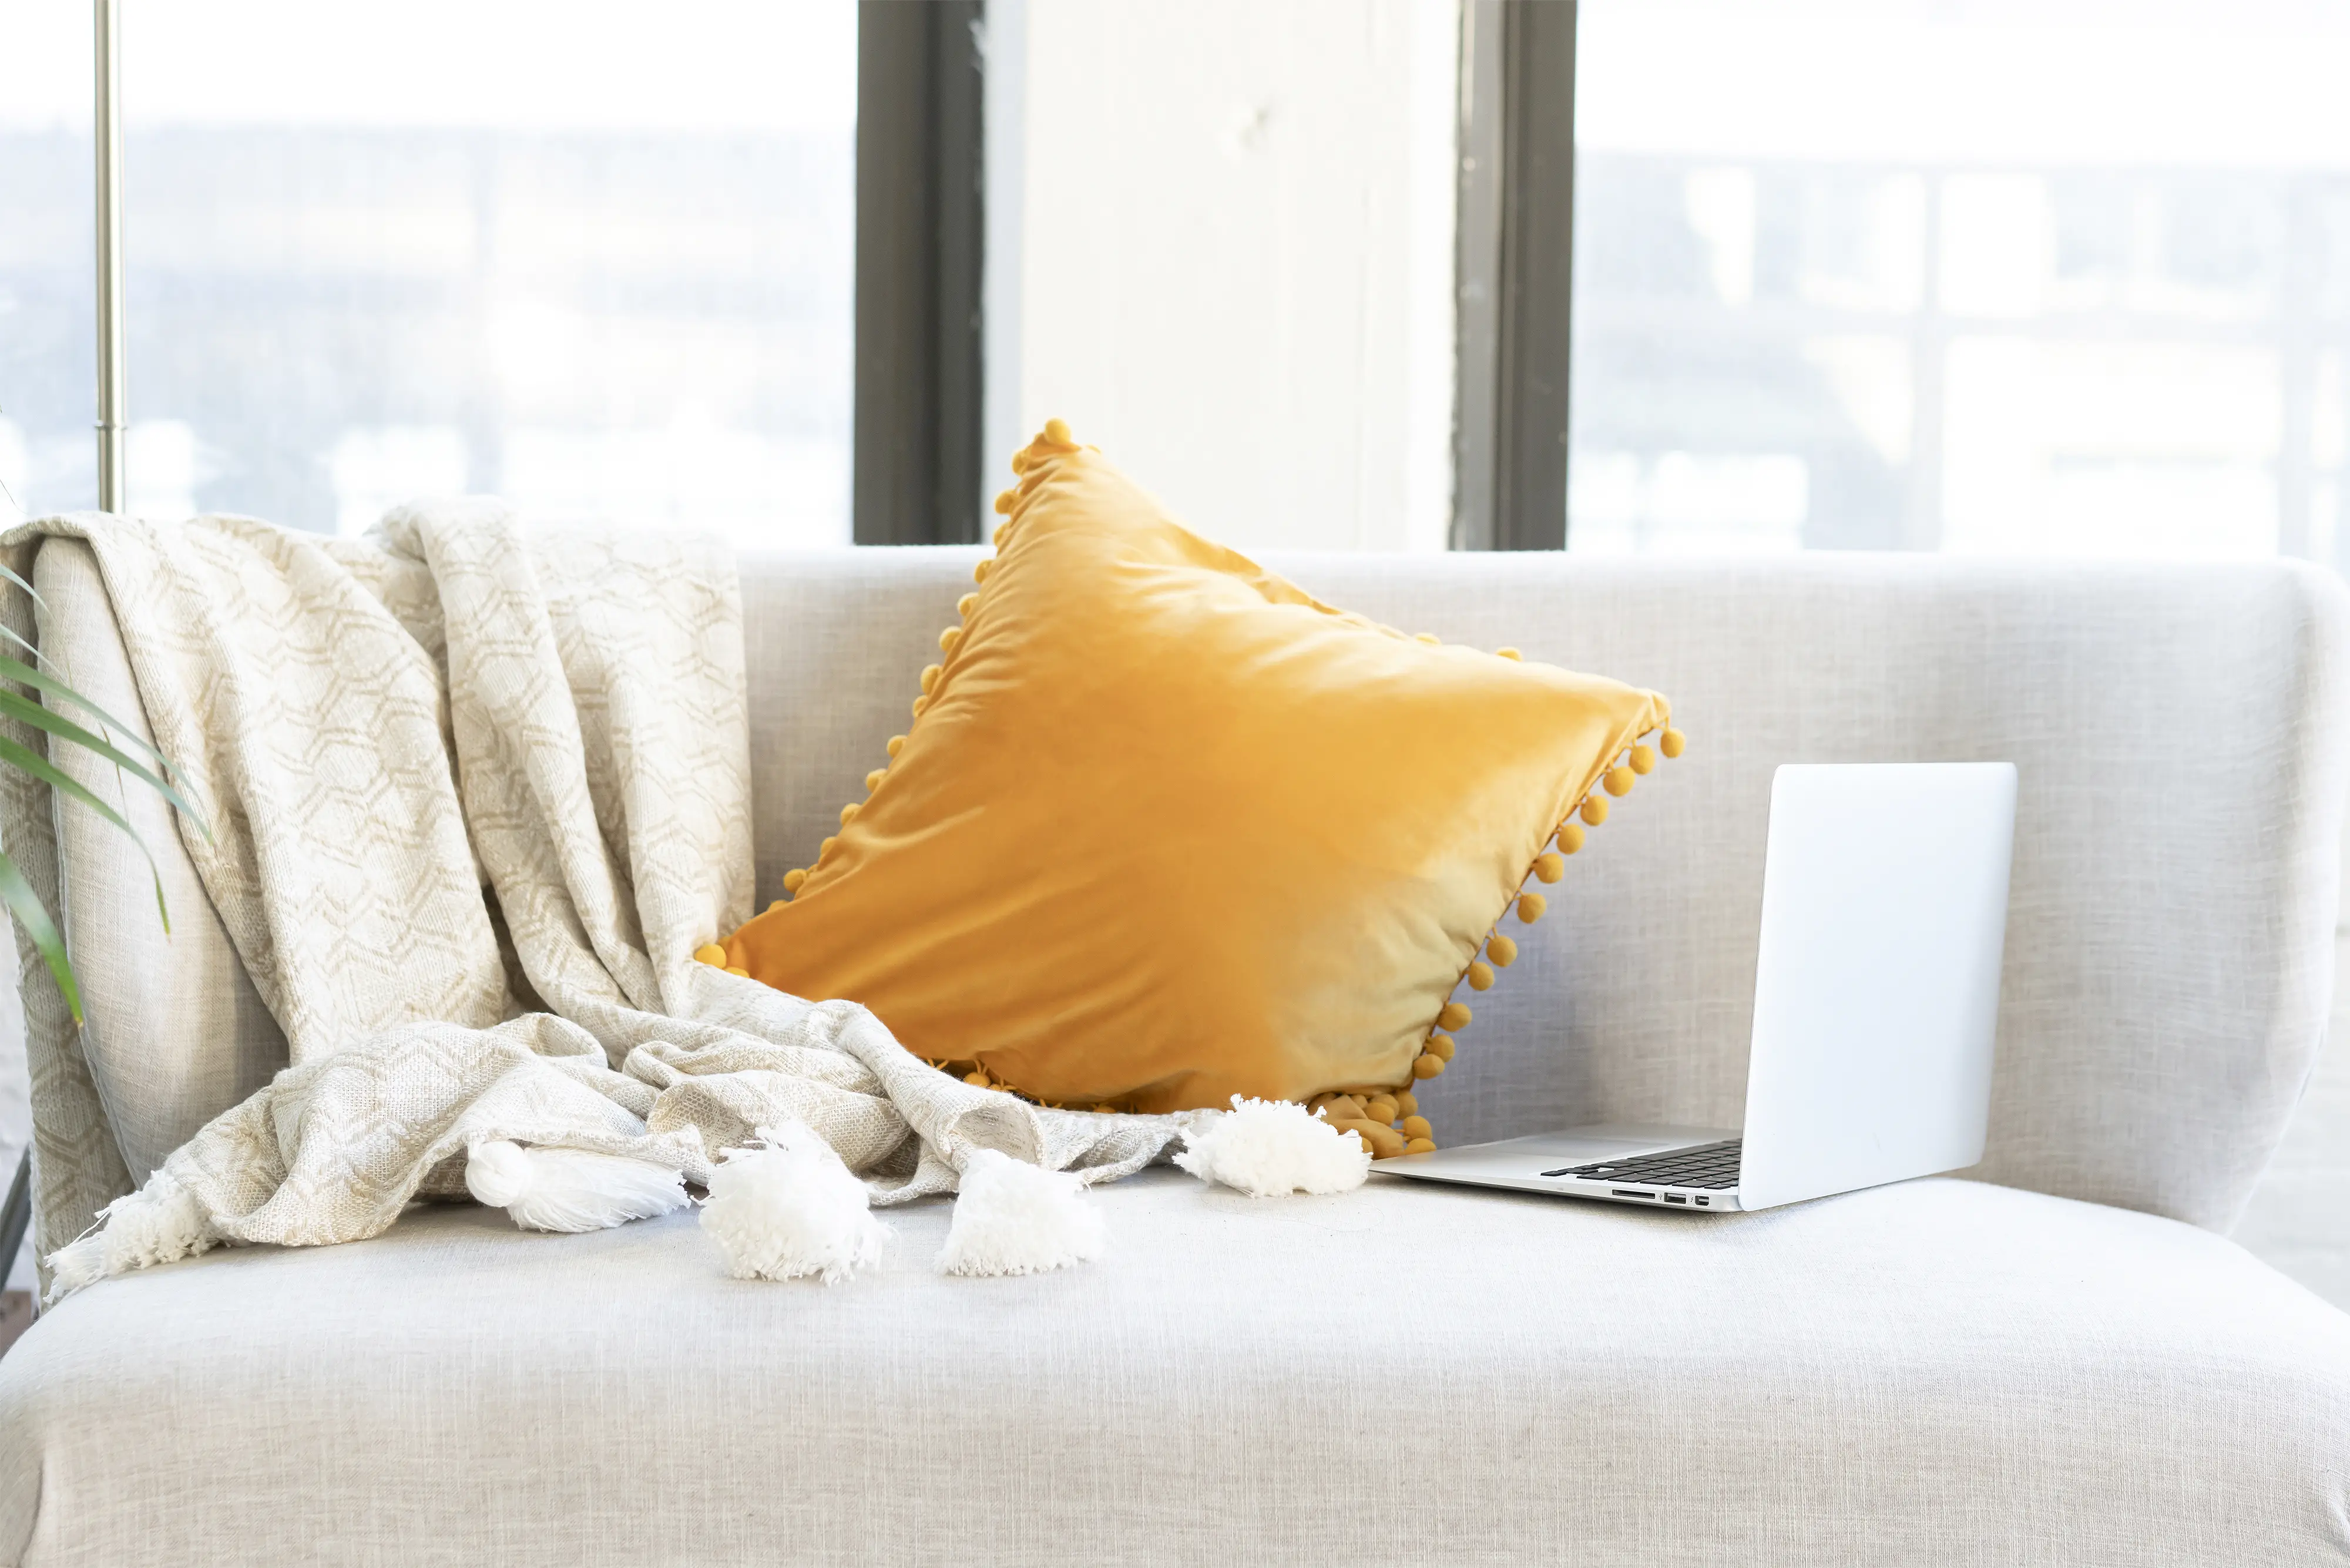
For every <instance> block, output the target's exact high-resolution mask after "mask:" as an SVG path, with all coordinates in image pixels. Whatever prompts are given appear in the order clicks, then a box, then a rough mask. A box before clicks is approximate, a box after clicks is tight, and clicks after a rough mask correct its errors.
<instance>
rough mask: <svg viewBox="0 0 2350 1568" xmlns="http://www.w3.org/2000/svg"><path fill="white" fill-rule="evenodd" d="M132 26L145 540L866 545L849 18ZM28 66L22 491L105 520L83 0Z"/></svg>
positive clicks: (205, 3) (254, 4)
mask: <svg viewBox="0 0 2350 1568" xmlns="http://www.w3.org/2000/svg"><path fill="white" fill-rule="evenodd" d="M124 12H125V17H124V24H123V36H124V57H123V103H124V108H125V116H126V121H127V134H126V140H125V151H124V162H125V190H126V198H125V210H124V230H125V247H124V248H125V254H126V256H127V293H128V310H129V323H130V343H129V358H130V388H129V392H130V416H131V421H132V425H131V431H130V464H129V467H130V473H129V484H130V494H129V504H130V510H131V511H133V512H136V513H140V514H145V515H148V516H151V517H156V518H177V517H182V516H185V515H188V514H192V513H197V512H220V511H227V512H241V513H246V514H252V515H255V516H260V517H265V518H267V519H269V520H271V521H274V522H278V523H283V524H289V525H292V526H296V527H301V528H308V529H315V530H319V531H323V532H329V533H331V532H341V533H347V534H348V533H356V532H359V531H361V530H363V529H365V528H366V527H367V526H369V524H372V523H373V522H374V521H375V520H376V519H377V518H378V517H379V516H380V515H381V514H382V512H383V511H384V509H385V508H386V507H387V506H390V505H391V504H396V503H398V502H400V501H403V500H407V499H410V498H412V497H419V496H432V495H447V494H453V493H467V492H492V493H499V494H502V495H504V496H505V497H507V498H508V499H509V500H510V501H512V502H513V503H514V504H515V506H516V507H517V508H518V509H519V510H520V511H522V512H523V513H524V514H526V515H531V516H536V517H541V518H562V517H574V516H584V515H588V514H598V515H606V516H610V517H613V518H616V519H619V520H620V521H623V522H630V523H638V524H650V525H658V526H671V525H675V526H693V527H700V528H707V529H711V530H713V531H716V532H720V533H723V534H724V535H728V536H730V537H732V538H733V540H734V541H735V542H736V543H738V544H741V545H770V546H775V545H830V544H845V543H847V539H848V535H849V507H848V500H849V497H848V475H849V436H850V431H849V412H850V376H851V369H852V344H851V320H852V317H851V309H850V303H851V299H850V290H851V285H852V259H853V245H854V237H855V215H854V207H853V203H854V189H855V181H854V167H853V160H854V152H855V131H856V96H857V61H856V42H857V24H856V10H855V5H854V0H707V3H705V4H702V5H696V6H694V7H692V8H691V9H690V10H683V11H680V10H666V11H665V10H662V9H660V8H659V7H645V6H641V5H624V4H619V3H618V0H564V3H561V4H552V3H548V0H498V3H497V4H495V5H473V4H462V3H459V0H409V3H408V4H405V5H398V6H360V5H317V4H307V3H296V0H168V3H166V0H127V3H126V4H125V5H124ZM0 36H5V38H6V39H7V40H8V46H7V47H5V49H0V61H5V63H0V202H5V207H0V481H5V483H7V485H8V488H9V490H10V491H11V493H13V494H14V496H15V498H16V506H17V508H18V509H20V510H21V511H24V512H29V513H42V512H49V511H57V510H62V509H68V508H72V507H80V506H89V505H93V504H95V500H96V495H95V492H96V483H95V462H94V459H93V456H92V452H91V439H90V422H91V419H92V411H91V410H92V408H93V406H94V393H93V390H92V379H91V378H92V372H91V369H90V366H91V362H92V358H93V350H92V348H91V326H90V322H91V304H90V301H91V293H92V286H91V281H90V275H91V261H90V254H91V251H90V196H89V188H90V140H89V130H88V127H89V112H90V87H89V82H90V78H91V69H90V54H89V51H90V40H89V12H88V5H72V4H59V3H57V0H0ZM6 504H7V503H5V502H0V506H5V505H6Z"/></svg>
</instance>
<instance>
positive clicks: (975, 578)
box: [971, 556, 995, 583]
mask: <svg viewBox="0 0 2350 1568" xmlns="http://www.w3.org/2000/svg"><path fill="white" fill-rule="evenodd" d="M993 570H995V557H993V556H989V557H988V558H987V559H985V560H983V561H982V562H980V564H979V565H977V566H973V567H972V569H971V580H972V582H974V583H984V582H985V581H987V574H988V573H990V572H992V571H993Z"/></svg>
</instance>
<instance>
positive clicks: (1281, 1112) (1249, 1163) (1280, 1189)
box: [1175, 1095, 1371, 1198]
mask: <svg viewBox="0 0 2350 1568" xmlns="http://www.w3.org/2000/svg"><path fill="white" fill-rule="evenodd" d="M1201 1119H1202V1120H1205V1121H1207V1123H1208V1126H1207V1127H1206V1128H1205V1129H1204V1130H1201V1129H1198V1128H1196V1127H1187V1128H1186V1129H1184V1133H1183V1144H1184V1150H1183V1152H1182V1153H1181V1154H1179V1155H1177V1156H1176V1157H1175V1163H1176V1164H1178V1165H1180V1166H1181V1167H1182V1168H1184V1169H1186V1170H1188V1171H1190V1172H1191V1174H1192V1175H1194V1176H1196V1177H1198V1178H1199V1179H1201V1180H1202V1181H1220V1182H1222V1183H1223V1184H1224V1185H1225V1186H1226V1187H1229V1188H1232V1189H1234V1190H1236V1191H1240V1192H1245V1193H1247V1194H1248V1195H1249V1196H1250V1197H1251V1198H1278V1197H1282V1196H1284V1195H1286V1194H1288V1193H1292V1192H1352V1191H1353V1190H1354V1189H1356V1188H1357V1187H1360V1186H1361V1185H1362V1184H1363V1179H1364V1178H1365V1177H1366V1176H1367V1175H1368V1174H1369V1173H1370V1168H1371V1154H1370V1151H1369V1150H1368V1149H1367V1148H1365V1147H1363V1140H1362V1139H1360V1138H1358V1137H1356V1136H1355V1135H1354V1134H1353V1133H1350V1132H1340V1131H1339V1130H1338V1129H1337V1128H1336V1127H1332V1126H1331V1125H1330V1124H1329V1123H1328V1122H1326V1121H1325V1120H1323V1119H1322V1114H1321V1113H1320V1112H1319V1111H1315V1112H1314V1113H1312V1114H1310V1115H1309V1114H1308V1113H1307V1111H1306V1109H1305V1106H1301V1105H1297V1104H1295V1103H1293V1102H1291V1101H1288V1100H1243V1099H1242V1098H1241V1097H1240V1096H1238V1095H1234V1096H1232V1109H1231V1110H1229V1111H1226V1112H1224V1113H1222V1114H1221V1115H1216V1116H1212V1117H1202V1118H1201Z"/></svg>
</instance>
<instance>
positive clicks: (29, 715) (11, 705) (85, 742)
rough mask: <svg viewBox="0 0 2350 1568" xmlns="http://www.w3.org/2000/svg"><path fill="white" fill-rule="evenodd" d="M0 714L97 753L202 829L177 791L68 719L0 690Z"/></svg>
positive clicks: (192, 809)
mask: <svg viewBox="0 0 2350 1568" xmlns="http://www.w3.org/2000/svg"><path fill="white" fill-rule="evenodd" d="M0 713H7V714H11V715H14V716H15V717H16V718H18V719H21V720H23V721H24V722H26V723H27V724H30V725H32V726H33V727H34V728H36V729H41V730H47V732H49V733H50V734H52V735H57V736H60V737H62V738H64V739H66V740H68V741H71V742H73V743H74V744H75V745H78V746H83V747H87V748H88V750H90V751H93V752H95V753H98V754H99V756H101V757H104V758H105V759H106V760H107V761H108V762H110V763H113V764H114V765H115V766H116V767H117V768H118V769H122V770H127V771H128V772H130V774H133V775H135V776H136V777H138V778H140V779H141V780H144V781H145V782H146V784H147V785H148V787H149V788H151V789H152V790H153V791H154V792H155V793H156V794H160V795H161V796H162V797H163V798H164V799H165V800H168V801H170V802H171V803H172V805H176V806H178V807H179V808H180V809H181V810H182V812H185V813H186V814H187V817H188V820H189V821H191V822H192V823H194V824H195V825H196V826H198V827H200V828H201V827H203V826H204V818H203V813H202V812H199V811H198V810H197V809H196V808H195V807H194V806H192V805H189V804H188V802H187V801H186V799H185V798H184V797H182V795H181V794H180V792H179V791H178V790H175V789H173V788H172V786H171V785H170V784H165V783H164V782H163V781H162V780H161V779H160V778H158V777H156V776H155V774H152V773H150V772H149V771H148V770H147V769H146V768H145V767H144V766H142V765H141V764H140V763H138V762H136V761H134V760H133V759H131V758H130V757H127V756H125V755H123V754H122V753H121V752H120V751H118V750H117V749H115V748H114V747H113V746H111V745H109V744H108V743H107V742H105V741H102V740H100V739H99V737H98V736H96V735H93V734H91V733H90V732H88V730H85V729H83V728H82V727H81V726H80V725H79V724H77V723H75V722H73V721H72V720H71V719H68V718H66V717H64V716H63V715H61V714H58V713H57V712H54V711H51V710H50V709H48V708H46V707H43V706H42V705H41V704H40V703H38V702H36V701H33V700H32V699H31V698H29V697H19V696H18V695H16V693H15V692H14V691H8V690H7V689H6V688H5V687H0ZM205 836H207V837H209V836H211V835H210V832H209V830H207V832H206V835H205Z"/></svg>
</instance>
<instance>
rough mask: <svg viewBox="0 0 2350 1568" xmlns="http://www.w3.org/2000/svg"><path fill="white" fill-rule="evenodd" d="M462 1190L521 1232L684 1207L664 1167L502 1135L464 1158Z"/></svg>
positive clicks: (605, 1223) (589, 1227) (674, 1177)
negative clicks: (499, 1211) (540, 1145)
mask: <svg viewBox="0 0 2350 1568" xmlns="http://www.w3.org/2000/svg"><path fill="white" fill-rule="evenodd" d="M465 1190H466V1191H468V1192H471V1193H472V1194H473V1196H474V1198H475V1199H478V1200H480V1201H481V1202H483V1203H485V1204H487V1205H488V1206H489V1207H491V1208H492V1209H503V1210H505V1211H506V1213H507V1215H508V1216H509V1217H510V1218H511V1219H512V1220H514V1222H515V1224H517V1225H519V1226H521V1227H522V1228H523V1229H524V1230H525V1231H608V1230H609V1229H611V1228H612V1227H613V1226H615V1225H624V1224H626V1223H627V1222H628V1221H629V1220H648V1219H650V1218H651V1217H652V1216H654V1215H656V1214H666V1213H668V1212H669V1211H670V1210H672V1209H682V1208H684V1207H685V1203H686V1197H685V1181H684V1179H683V1178H681V1177H680V1176H679V1175H678V1173H677V1172H676V1171H674V1170H671V1169H670V1168H668V1167H667V1166H662V1165H655V1164H653V1163H652V1162H651V1161H650V1160H645V1159H630V1158H629V1157H628V1156H626V1155H619V1154H601V1153H598V1152H597V1151H596V1150H593V1149H585V1148H525V1147H522V1146H521V1145H520V1144H515V1143H508V1142H507V1141H506V1140H505V1139H504V1138H488V1139H485V1140H484V1141H483V1142H481V1143H477V1144H475V1145H474V1146H473V1147H472V1148H471V1149H470V1150H468V1151H467V1153H466V1157H465Z"/></svg>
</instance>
